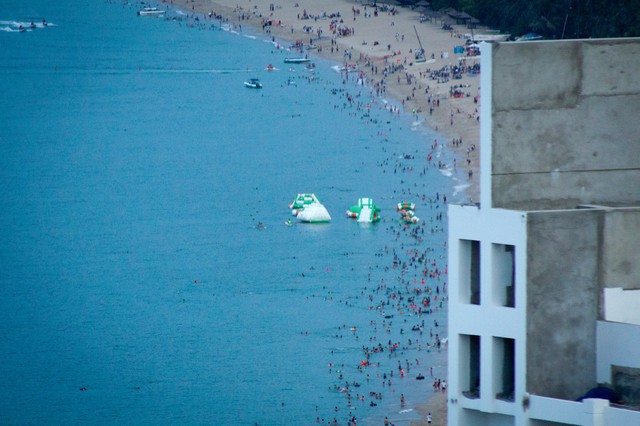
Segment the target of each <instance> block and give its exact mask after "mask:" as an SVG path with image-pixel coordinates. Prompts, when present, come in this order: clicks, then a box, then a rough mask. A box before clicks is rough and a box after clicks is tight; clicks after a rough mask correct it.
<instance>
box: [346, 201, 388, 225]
mask: <svg viewBox="0 0 640 426" xmlns="http://www.w3.org/2000/svg"><path fill="white" fill-rule="evenodd" d="M347 217H350V218H353V219H356V220H357V221H358V222H360V223H373V222H378V221H379V220H380V207H378V206H376V205H375V204H374V203H373V200H372V199H371V198H358V204H357V205H355V206H352V207H351V208H350V209H349V210H347Z"/></svg>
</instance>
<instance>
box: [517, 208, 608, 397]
mask: <svg viewBox="0 0 640 426" xmlns="http://www.w3.org/2000/svg"><path fill="white" fill-rule="evenodd" d="M602 215H603V212H602V211H599V210H573V211H555V212H544V211H541V212H529V213H528V214H527V227H528V232H527V259H528V261H527V290H526V294H527V324H526V329H527V343H526V347H527V349H526V356H527V366H526V372H527V373H526V374H527V383H526V389H527V392H529V393H531V394H535V395H540V396H546V397H552V398H561V399H569V400H571V399H575V398H577V397H579V396H580V395H582V394H583V393H585V392H586V391H587V390H589V389H590V388H591V387H593V386H594V385H595V383H596V321H597V319H598V303H599V286H598V278H597V277H598V262H599V259H598V257H599V256H598V247H599V246H600V241H601V239H600V237H599V235H600V228H601V222H602V220H603V219H602Z"/></svg>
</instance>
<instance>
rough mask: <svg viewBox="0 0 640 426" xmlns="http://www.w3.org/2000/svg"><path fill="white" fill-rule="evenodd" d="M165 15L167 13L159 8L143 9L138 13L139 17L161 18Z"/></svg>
mask: <svg viewBox="0 0 640 426" xmlns="http://www.w3.org/2000/svg"><path fill="white" fill-rule="evenodd" d="M164 14H165V11H164V10H161V9H158V8H157V7H143V8H142V10H139V11H138V15H139V16H159V15H164Z"/></svg>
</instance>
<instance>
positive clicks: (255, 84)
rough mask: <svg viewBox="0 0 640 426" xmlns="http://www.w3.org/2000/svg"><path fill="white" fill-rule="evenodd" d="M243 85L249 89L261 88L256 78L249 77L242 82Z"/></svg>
mask: <svg viewBox="0 0 640 426" xmlns="http://www.w3.org/2000/svg"><path fill="white" fill-rule="evenodd" d="M244 85H245V87H248V88H250V89H262V83H260V80H258V79H257V78H250V79H249V80H247V81H245V82H244Z"/></svg>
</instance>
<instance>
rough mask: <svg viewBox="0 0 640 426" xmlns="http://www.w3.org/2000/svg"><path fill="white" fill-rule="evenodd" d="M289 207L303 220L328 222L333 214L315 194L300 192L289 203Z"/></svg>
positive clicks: (292, 212)
mask: <svg viewBox="0 0 640 426" xmlns="http://www.w3.org/2000/svg"><path fill="white" fill-rule="evenodd" d="M289 208H290V209H291V214H293V215H294V216H296V217H297V218H298V219H299V220H300V221H301V222H307V223H326V222H330V221H331V215H330V214H329V212H328V211H327V209H326V207H325V206H324V205H322V203H320V200H318V198H317V197H316V196H315V194H298V195H297V196H296V198H295V199H294V200H293V202H292V203H291V204H289Z"/></svg>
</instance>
